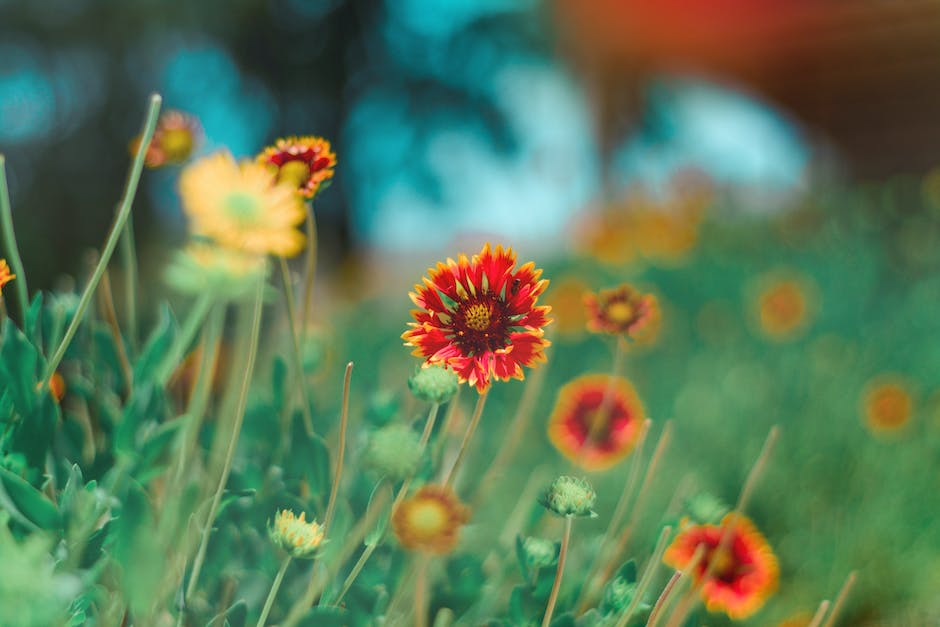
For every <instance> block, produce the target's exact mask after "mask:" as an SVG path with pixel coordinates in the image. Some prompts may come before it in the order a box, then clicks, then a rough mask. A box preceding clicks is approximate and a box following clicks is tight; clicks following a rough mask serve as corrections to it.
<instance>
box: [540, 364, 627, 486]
mask: <svg viewBox="0 0 940 627" xmlns="http://www.w3.org/2000/svg"><path fill="white" fill-rule="evenodd" d="M605 396H606V397H607V398H606V403H605ZM605 405H606V406H605ZM644 420H645V415H644V412H643V405H642V403H641V402H640V398H639V397H638V396H637V393H636V390H635V389H634V388H633V386H632V385H631V384H630V382H629V381H627V380H626V379H624V378H623V377H616V378H613V379H612V378H611V377H610V376H608V375H586V376H582V377H579V378H577V379H575V380H574V381H571V382H570V383H568V384H567V385H565V386H564V387H562V388H561V390H560V391H559V393H558V402H557V403H556V404H555V410H554V411H553V412H552V416H551V418H549V421H548V438H549V439H550V440H551V442H552V444H553V445H554V446H555V448H557V449H558V450H559V451H560V452H561V453H562V455H564V456H565V457H567V458H568V459H570V460H571V461H573V462H574V463H575V464H577V465H579V466H580V467H581V468H584V469H585V470H604V469H606V468H610V467H611V466H613V465H615V464H616V463H617V462H619V461H621V460H623V459H624V458H625V457H627V456H628V455H629V454H630V453H631V452H632V451H633V449H634V447H635V446H636V443H637V440H638V439H639V437H640V431H641V428H642V425H643V421H644Z"/></svg>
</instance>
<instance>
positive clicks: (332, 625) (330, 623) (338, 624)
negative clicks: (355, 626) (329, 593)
mask: <svg viewBox="0 0 940 627" xmlns="http://www.w3.org/2000/svg"><path fill="white" fill-rule="evenodd" d="M297 624H298V625H299V626H300V627H347V626H348V625H349V612H347V611H346V610H344V609H341V608H338V607H315V608H313V609H312V610H310V611H309V612H307V613H306V614H304V617H303V618H301V619H300V622H298V623H297Z"/></svg>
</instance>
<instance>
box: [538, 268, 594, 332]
mask: <svg viewBox="0 0 940 627" xmlns="http://www.w3.org/2000/svg"><path fill="white" fill-rule="evenodd" d="M590 291H591V287H590V286H589V285H588V284H587V283H585V282H584V281H582V280H581V279H579V278H578V277H576V276H565V277H562V278H561V279H560V280H557V281H552V286H551V288H549V290H548V291H547V292H546V293H545V302H546V304H548V305H549V306H550V307H551V308H552V314H553V316H554V317H555V322H556V323H557V324H556V326H555V331H556V332H557V333H558V334H559V335H562V336H567V337H572V338H574V337H578V336H580V335H583V334H584V328H585V326H586V325H587V313H586V312H585V311H584V295H585V294H587V293H588V292H590Z"/></svg>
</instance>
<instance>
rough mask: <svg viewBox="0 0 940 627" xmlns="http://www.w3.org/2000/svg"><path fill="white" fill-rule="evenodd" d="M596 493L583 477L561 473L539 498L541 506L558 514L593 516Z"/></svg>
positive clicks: (594, 515) (594, 513)
mask: <svg viewBox="0 0 940 627" xmlns="http://www.w3.org/2000/svg"><path fill="white" fill-rule="evenodd" d="M595 501H597V493H596V492H595V491H594V488H592V487H591V484H590V483H588V482H587V481H586V480H584V479H578V478H577V477H569V476H566V475H562V476H560V477H558V478H557V479H555V480H554V481H553V482H552V485H551V486H550V487H549V488H548V491H547V492H545V494H544V495H543V496H542V498H541V499H539V503H540V504H541V505H542V507H544V508H546V509H547V510H548V511H550V512H553V513H555V514H558V515H559V516H575V517H589V518H594V517H596V516H597V513H596V512H595V511H594V502H595Z"/></svg>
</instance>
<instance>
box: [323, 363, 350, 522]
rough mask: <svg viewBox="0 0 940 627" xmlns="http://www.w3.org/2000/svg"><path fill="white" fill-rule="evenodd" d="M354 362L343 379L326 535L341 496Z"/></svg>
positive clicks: (326, 517) (348, 367) (325, 520)
mask: <svg viewBox="0 0 940 627" xmlns="http://www.w3.org/2000/svg"><path fill="white" fill-rule="evenodd" d="M352 369H353V362H349V363H348V364H346V375H345V376H344V377H343V410H342V413H341V414H340V419H339V453H338V454H337V457H336V470H335V471H334V473H333V485H332V486H331V487H330V500H329V501H328V502H327V505H326V515H325V516H324V517H323V533H324V535H326V534H327V533H328V532H329V529H330V523H332V522H333V514H334V513H335V512H336V497H337V496H338V495H339V483H340V481H341V480H342V478H343V460H344V459H345V458H346V427H347V424H348V422H349V384H350V381H351V379H352Z"/></svg>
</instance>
